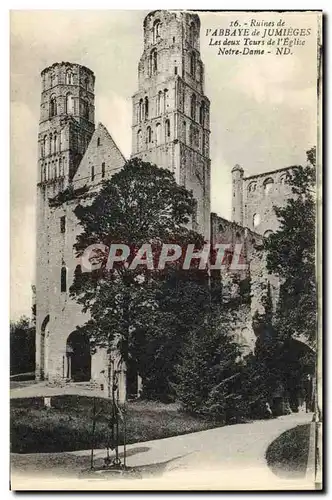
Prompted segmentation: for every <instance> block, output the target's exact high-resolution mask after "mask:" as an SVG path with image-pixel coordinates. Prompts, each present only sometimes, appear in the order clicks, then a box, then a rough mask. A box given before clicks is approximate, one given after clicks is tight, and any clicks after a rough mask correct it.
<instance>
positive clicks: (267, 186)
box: [263, 177, 274, 196]
mask: <svg viewBox="0 0 332 500" xmlns="http://www.w3.org/2000/svg"><path fill="white" fill-rule="evenodd" d="M273 184H274V181H273V179H272V178H271V177H269V178H268V179H265V181H264V183H263V186H264V195H265V196H267V195H268V194H269V193H270V191H271V190H272V187H273Z"/></svg>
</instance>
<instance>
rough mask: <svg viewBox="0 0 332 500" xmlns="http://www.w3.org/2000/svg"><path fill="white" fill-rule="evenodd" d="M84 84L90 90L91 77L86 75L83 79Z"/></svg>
mask: <svg viewBox="0 0 332 500" xmlns="http://www.w3.org/2000/svg"><path fill="white" fill-rule="evenodd" d="M83 86H84V88H85V89H86V90H88V88H89V78H88V77H85V78H84V80H83Z"/></svg>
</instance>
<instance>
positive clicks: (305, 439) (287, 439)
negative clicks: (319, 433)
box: [265, 424, 310, 479]
mask: <svg viewBox="0 0 332 500" xmlns="http://www.w3.org/2000/svg"><path fill="white" fill-rule="evenodd" d="M309 439H310V424H306V425H298V426H297V427H294V428H293V429H289V430H288V431H286V432H284V433H283V434H281V435H280V436H279V437H277V439H275V440H274V441H273V442H272V443H271V444H270V446H269V447H268V449H267V451H266V454H265V458H266V461H267V464H268V466H269V468H270V469H271V470H272V472H273V473H274V474H275V475H276V476H278V477H282V478H288V479H295V478H303V477H305V475H306V469H307V463H308V455H309Z"/></svg>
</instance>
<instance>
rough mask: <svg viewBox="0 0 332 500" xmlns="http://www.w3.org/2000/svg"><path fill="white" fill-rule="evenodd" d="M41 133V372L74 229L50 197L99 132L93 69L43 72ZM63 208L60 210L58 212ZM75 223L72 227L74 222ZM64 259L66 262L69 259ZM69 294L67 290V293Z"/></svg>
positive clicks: (56, 67)
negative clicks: (60, 271)
mask: <svg viewBox="0 0 332 500" xmlns="http://www.w3.org/2000/svg"><path fill="white" fill-rule="evenodd" d="M41 80H42V81H41V84H42V91H41V104H40V121H39V133H38V185H37V247H36V263H37V266H36V304H37V307H36V310H37V313H36V378H37V379H43V378H44V376H45V374H46V373H47V370H48V354H47V353H48V351H49V344H50V342H52V341H54V336H53V337H52V331H51V330H52V328H53V325H54V319H55V317H54V314H53V310H54V303H55V302H56V301H57V300H60V299H59V298H60V297H61V291H60V289H59V286H58V281H59V280H58V274H59V269H58V268H59V267H60V268H61V261H60V263H58V262H57V259H59V258H60V257H59V256H62V255H64V253H63V252H64V249H68V252H67V254H68V256H67V261H69V255H72V253H73V250H72V245H73V243H71V240H70V239H69V235H70V234H74V233H73V232H72V231H68V230H66V226H67V227H68V225H69V224H70V219H69V218H68V217H67V218H66V216H65V215H66V214H65V211H64V210H62V211H61V210H60V209H59V210H60V212H61V213H60V212H59V210H58V211H57V210H55V209H54V208H53V209H52V208H51V207H50V204H49V200H50V198H54V197H55V196H56V195H57V194H59V192H61V191H63V190H64V189H66V188H67V187H68V186H70V184H71V182H72V179H73V176H74V175H75V172H76V170H77V168H78V166H79V164H80V162H81V159H82V157H83V155H84V153H85V151H86V149H87V147H88V144H89V142H90V140H91V137H92V134H93V132H94V128H95V125H94V121H95V118H94V115H95V109H94V84H95V77H94V74H93V72H92V71H91V70H90V69H88V68H86V67H85V66H81V65H79V64H71V63H68V62H61V63H55V64H53V65H52V66H50V67H48V68H46V69H44V70H43V71H42V72H41ZM58 212H59V213H58ZM70 229H71V228H70ZM55 262H57V264H55ZM63 265H64V264H63ZM62 295H65V294H62Z"/></svg>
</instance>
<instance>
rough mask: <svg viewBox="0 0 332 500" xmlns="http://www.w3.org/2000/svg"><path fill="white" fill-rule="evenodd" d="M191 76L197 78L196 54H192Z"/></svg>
mask: <svg viewBox="0 0 332 500" xmlns="http://www.w3.org/2000/svg"><path fill="white" fill-rule="evenodd" d="M190 74H191V76H193V77H194V78H195V76H196V54H195V52H192V53H191V54H190Z"/></svg>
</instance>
